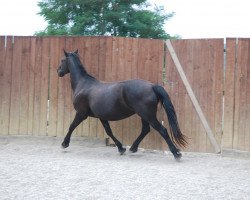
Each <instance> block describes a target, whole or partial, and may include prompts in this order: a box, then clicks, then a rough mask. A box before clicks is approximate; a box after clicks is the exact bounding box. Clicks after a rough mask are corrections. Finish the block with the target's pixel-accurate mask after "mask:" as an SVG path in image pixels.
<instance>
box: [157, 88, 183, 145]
mask: <svg viewBox="0 0 250 200" xmlns="http://www.w3.org/2000/svg"><path fill="white" fill-rule="evenodd" d="M153 90H154V92H155V94H156V95H157V97H158V98H159V99H160V101H161V103H162V105H163V107H164V109H165V111H166V113H167V117H168V122H169V126H170V133H171V137H172V140H173V138H174V140H173V142H174V143H177V145H179V146H180V147H186V145H187V137H186V136H185V135H183V134H182V133H181V130H180V127H179V124H178V121H177V116H176V113H175V109H174V106H173V104H172V102H171V100H170V97H169V96H168V93H167V92H166V91H165V90H164V88H163V87H162V86H159V85H154V86H153Z"/></svg>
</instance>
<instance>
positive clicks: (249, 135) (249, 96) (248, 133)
mask: <svg viewBox="0 0 250 200" xmlns="http://www.w3.org/2000/svg"><path fill="white" fill-rule="evenodd" d="M246 42H247V45H248V53H247V65H246V66H247V88H246V101H247V102H246V112H247V115H246V120H245V148H244V150H245V151H250V123H249V121H250V40H249V39H248V40H247V41H246Z"/></svg>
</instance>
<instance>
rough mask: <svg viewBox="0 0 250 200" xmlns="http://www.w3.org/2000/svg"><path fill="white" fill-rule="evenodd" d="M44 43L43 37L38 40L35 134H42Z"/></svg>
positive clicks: (35, 72) (35, 76) (35, 74)
mask: <svg viewBox="0 0 250 200" xmlns="http://www.w3.org/2000/svg"><path fill="white" fill-rule="evenodd" d="M42 43H43V39H42V38H41V37H37V38H36V50H35V51H36V60H35V67H34V80H35V81H34V114H33V119H34V121H33V134H35V135H39V133H40V130H39V129H40V122H41V120H40V109H41V65H42Z"/></svg>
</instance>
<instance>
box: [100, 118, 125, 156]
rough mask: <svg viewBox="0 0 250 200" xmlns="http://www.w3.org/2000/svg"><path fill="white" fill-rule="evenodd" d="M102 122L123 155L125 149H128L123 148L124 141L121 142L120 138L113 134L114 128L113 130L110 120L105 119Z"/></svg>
mask: <svg viewBox="0 0 250 200" xmlns="http://www.w3.org/2000/svg"><path fill="white" fill-rule="evenodd" d="M100 120H101V119H100ZM101 122H102V125H103V127H104V129H105V131H106V133H107V135H108V136H109V137H111V138H112V140H113V141H114V142H115V145H116V146H117V148H118V151H119V152H120V154H121V155H122V154H124V153H125V151H126V149H125V148H123V146H122V143H121V142H120V141H119V140H117V139H116V138H115V136H114V135H113V133H112V130H111V128H110V126H109V122H108V121H105V120H101Z"/></svg>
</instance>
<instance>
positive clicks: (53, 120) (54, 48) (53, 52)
mask: <svg viewBox="0 0 250 200" xmlns="http://www.w3.org/2000/svg"><path fill="white" fill-rule="evenodd" d="M59 42H60V40H59V38H58V37H53V38H51V39H50V70H49V71H50V82H49V125H48V135H49V136H56V135H57V114H58V112H57V110H58V107H57V106H58V105H57V104H58V89H57V87H58V75H57V72H56V67H57V66H58V64H59V62H60V60H59V55H62V53H61V52H62V50H61V49H59V45H60V44H59Z"/></svg>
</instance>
